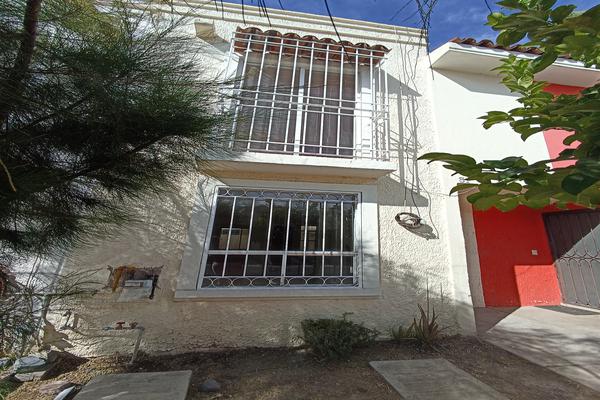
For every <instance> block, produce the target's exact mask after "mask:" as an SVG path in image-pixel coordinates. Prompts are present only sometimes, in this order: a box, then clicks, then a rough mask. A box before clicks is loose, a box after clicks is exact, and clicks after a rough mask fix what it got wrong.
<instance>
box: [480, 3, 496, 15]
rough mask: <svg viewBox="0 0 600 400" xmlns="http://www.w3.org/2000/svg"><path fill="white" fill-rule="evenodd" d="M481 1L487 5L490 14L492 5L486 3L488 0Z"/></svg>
mask: <svg viewBox="0 0 600 400" xmlns="http://www.w3.org/2000/svg"><path fill="white" fill-rule="evenodd" d="M483 2H484V3H485V5H486V6H487V8H488V10H490V14H491V13H493V12H494V11H492V7H490V3H488V0H483Z"/></svg>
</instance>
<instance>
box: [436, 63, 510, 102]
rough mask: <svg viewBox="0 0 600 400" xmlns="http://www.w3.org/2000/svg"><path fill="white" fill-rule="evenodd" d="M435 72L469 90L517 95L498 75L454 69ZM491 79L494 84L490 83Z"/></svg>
mask: <svg viewBox="0 0 600 400" xmlns="http://www.w3.org/2000/svg"><path fill="white" fill-rule="evenodd" d="M436 73H438V74H440V75H442V76H444V77H445V78H447V79H448V80H450V81H453V82H455V83H456V84H458V85H460V86H462V87H463V88H465V89H467V90H468V91H469V92H473V93H484V94H494V95H502V96H508V97H515V98H517V97H519V96H518V95H517V94H515V93H511V92H510V90H508V89H507V88H506V87H505V86H504V85H502V84H501V83H500V78H499V77H493V76H486V75H478V74H468V73H462V72H455V71H452V72H450V71H444V70H439V69H436ZM492 81H493V82H495V83H496V84H494V85H492V84H490V83H491V82H492Z"/></svg>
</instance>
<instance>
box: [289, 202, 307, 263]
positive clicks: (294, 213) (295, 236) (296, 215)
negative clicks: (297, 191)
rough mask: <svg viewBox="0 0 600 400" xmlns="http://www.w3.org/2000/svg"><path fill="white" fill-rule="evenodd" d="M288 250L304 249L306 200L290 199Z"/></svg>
mask: <svg viewBox="0 0 600 400" xmlns="http://www.w3.org/2000/svg"><path fill="white" fill-rule="evenodd" d="M290 212H291V214H290V233H289V235H290V236H289V240H288V251H292V250H303V249H304V224H305V223H306V202H305V201H292V209H291V211H290Z"/></svg>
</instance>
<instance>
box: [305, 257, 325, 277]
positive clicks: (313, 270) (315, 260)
mask: <svg viewBox="0 0 600 400" xmlns="http://www.w3.org/2000/svg"><path fill="white" fill-rule="evenodd" d="M322 261H323V260H322V257H321V256H306V268H305V270H304V271H305V272H304V275H306V276H323V273H322V272H323V271H321V269H322V268H321V265H322Z"/></svg>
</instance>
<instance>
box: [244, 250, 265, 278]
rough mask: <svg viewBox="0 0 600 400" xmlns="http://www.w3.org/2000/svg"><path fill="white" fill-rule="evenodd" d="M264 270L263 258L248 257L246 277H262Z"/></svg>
mask: <svg viewBox="0 0 600 400" xmlns="http://www.w3.org/2000/svg"><path fill="white" fill-rule="evenodd" d="M264 269H265V256H257V255H252V256H248V265H247V266H246V276H262V275H263V271H264Z"/></svg>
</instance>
